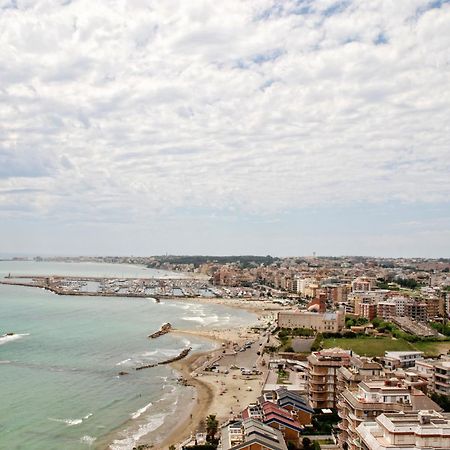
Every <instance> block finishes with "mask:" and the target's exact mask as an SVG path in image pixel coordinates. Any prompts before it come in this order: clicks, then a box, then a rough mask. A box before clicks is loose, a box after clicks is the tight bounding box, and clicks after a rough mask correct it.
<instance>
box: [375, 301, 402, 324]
mask: <svg viewBox="0 0 450 450" xmlns="http://www.w3.org/2000/svg"><path fill="white" fill-rule="evenodd" d="M396 315H397V310H396V304H395V302H393V301H389V300H386V301H382V302H378V304H377V317H381V318H382V319H384V320H389V319H392V317H395V316H396Z"/></svg>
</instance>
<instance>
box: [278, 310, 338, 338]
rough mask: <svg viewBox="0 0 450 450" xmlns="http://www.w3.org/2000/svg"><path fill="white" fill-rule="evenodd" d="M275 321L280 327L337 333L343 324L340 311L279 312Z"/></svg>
mask: <svg viewBox="0 0 450 450" xmlns="http://www.w3.org/2000/svg"><path fill="white" fill-rule="evenodd" d="M277 323H278V326H279V327H280V328H308V329H310V330H315V331H317V332H318V333H326V332H328V333H338V332H340V331H341V330H342V329H343V328H344V326H345V316H344V313H343V312H342V311H337V312H332V313H331V312H328V313H323V314H321V313H315V312H310V311H298V312H288V311H286V312H284V311H283V312H279V313H278V318H277Z"/></svg>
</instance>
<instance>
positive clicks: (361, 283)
mask: <svg viewBox="0 0 450 450" xmlns="http://www.w3.org/2000/svg"><path fill="white" fill-rule="evenodd" d="M371 290H372V280H370V279H369V278H367V277H358V278H355V279H354V280H353V281H352V292H368V291H371Z"/></svg>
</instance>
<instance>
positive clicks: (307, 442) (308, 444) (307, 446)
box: [302, 437, 311, 450]
mask: <svg viewBox="0 0 450 450" xmlns="http://www.w3.org/2000/svg"><path fill="white" fill-rule="evenodd" d="M302 445H303V449H304V450H310V449H311V439H310V438H308V437H304V438H303V439H302Z"/></svg>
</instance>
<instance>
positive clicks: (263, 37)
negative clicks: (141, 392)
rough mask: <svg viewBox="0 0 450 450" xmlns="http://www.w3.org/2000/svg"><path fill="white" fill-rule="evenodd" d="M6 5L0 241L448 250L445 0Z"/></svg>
mask: <svg viewBox="0 0 450 450" xmlns="http://www.w3.org/2000/svg"><path fill="white" fill-rule="evenodd" d="M0 23H1V25H2V29H3V33H2V34H1V35H0V61H1V70H0V73H1V87H2V89H1V91H0V96H1V99H2V100H1V102H0V123H1V124H2V125H1V127H0V138H1V141H2V142H1V144H0V250H1V252H2V253H10V254H32V255H37V254H42V255H110V254H118V255H131V254H132V255H139V256H140V255H155V254H165V253H169V254H211V255H221V254H222V255H229V254H261V255H266V254H271V255H273V256H289V255H311V254H313V252H316V254H317V255H336V256H338V255H367V256H380V257H382V256H385V257H395V256H397V257H449V256H450V255H449V249H450V177H449V173H450V162H449V161H450V133H449V131H450V129H449V125H448V117H450V98H449V95H450V90H449V86H450V65H449V60H448V48H449V47H450V32H449V30H450V27H449V24H450V2H449V1H446V0H438V1H429V0H411V1H398V2H384V1H382V0H377V1H373V2H360V1H352V0H346V1H331V0H325V1H314V0H303V1H294V0H292V1H282V2H280V1H275V0H264V1H246V2H241V1H237V0H236V1H234V0H233V1H227V2H212V1H204V2H179V1H165V2H148V1H141V0H130V1H98V2H95V5H94V4H92V2H88V1H85V0H78V1H64V2H62V1H56V0H55V1H51V0H48V1H43V2H37V3H36V2H30V1H12V0H11V1H9V0H4V1H0Z"/></svg>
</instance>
